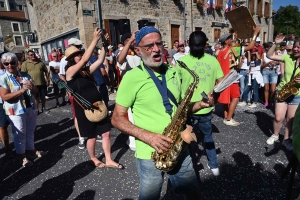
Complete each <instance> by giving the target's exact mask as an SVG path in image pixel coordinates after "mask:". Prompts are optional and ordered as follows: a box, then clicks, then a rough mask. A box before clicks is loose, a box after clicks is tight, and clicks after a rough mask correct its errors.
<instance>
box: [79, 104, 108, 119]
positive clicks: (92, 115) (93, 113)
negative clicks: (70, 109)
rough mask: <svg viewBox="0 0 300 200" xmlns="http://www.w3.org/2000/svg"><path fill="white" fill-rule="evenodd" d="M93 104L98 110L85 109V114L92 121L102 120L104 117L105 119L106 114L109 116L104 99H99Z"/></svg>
mask: <svg viewBox="0 0 300 200" xmlns="http://www.w3.org/2000/svg"><path fill="white" fill-rule="evenodd" d="M75 99H76V98H75ZM77 103H78V102H77ZM79 105H80V104H79ZM93 106H95V107H97V108H98V110H96V109H85V110H84V114H85V116H86V118H87V119H88V120H89V121H90V122H100V121H102V120H103V119H105V118H106V116H107V108H106V105H105V103H104V102H103V101H97V102H95V103H93Z"/></svg>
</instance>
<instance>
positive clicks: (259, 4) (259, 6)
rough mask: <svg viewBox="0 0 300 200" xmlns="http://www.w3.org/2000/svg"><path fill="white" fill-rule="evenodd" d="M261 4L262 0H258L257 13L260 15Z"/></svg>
mask: <svg viewBox="0 0 300 200" xmlns="http://www.w3.org/2000/svg"><path fill="white" fill-rule="evenodd" d="M262 6H263V1H262V0H258V2H257V15H262V14H263V12H262Z"/></svg>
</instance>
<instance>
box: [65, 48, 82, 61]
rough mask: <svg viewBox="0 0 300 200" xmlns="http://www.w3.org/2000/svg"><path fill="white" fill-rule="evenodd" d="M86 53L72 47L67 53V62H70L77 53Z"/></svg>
mask: <svg viewBox="0 0 300 200" xmlns="http://www.w3.org/2000/svg"><path fill="white" fill-rule="evenodd" d="M83 52H84V51H82V50H80V49H77V48H76V47H74V46H70V47H69V48H67V50H66V51H65V56H66V60H69V59H70V58H72V56H73V55H74V54H75V53H83Z"/></svg>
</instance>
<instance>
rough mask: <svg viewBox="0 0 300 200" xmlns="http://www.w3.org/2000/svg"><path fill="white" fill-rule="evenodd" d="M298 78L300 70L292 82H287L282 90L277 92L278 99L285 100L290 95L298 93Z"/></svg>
mask: <svg viewBox="0 0 300 200" xmlns="http://www.w3.org/2000/svg"><path fill="white" fill-rule="evenodd" d="M296 78H300V72H299V73H298V74H297V75H296V76H295V77H294V78H293V79H292V80H291V81H290V82H288V83H287V84H285V85H284V86H283V87H282V88H281V90H280V91H278V92H277V94H276V99H278V100H279V101H284V100H286V99H287V98H289V97H290V96H292V95H297V94H298V92H299V89H298V88H297V87H296V84H297V82H296V81H295V79H296Z"/></svg>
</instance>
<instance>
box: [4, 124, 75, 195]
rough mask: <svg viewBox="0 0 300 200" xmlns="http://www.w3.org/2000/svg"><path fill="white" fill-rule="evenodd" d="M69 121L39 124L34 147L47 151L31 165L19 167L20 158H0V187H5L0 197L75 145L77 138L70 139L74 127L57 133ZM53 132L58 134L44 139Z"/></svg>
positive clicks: (36, 174)
mask: <svg viewBox="0 0 300 200" xmlns="http://www.w3.org/2000/svg"><path fill="white" fill-rule="evenodd" d="M71 123H73V121H72V120H69V121H66V120H62V121H60V122H59V123H55V124H54V123H51V124H47V125H41V126H39V127H40V129H39V130H37V131H36V133H35V134H36V138H37V139H38V140H40V141H39V142H35V147H36V149H38V150H42V151H46V152H48V153H47V154H46V155H45V156H43V157H42V158H38V159H36V160H35V161H34V162H33V166H31V167H27V168H23V167H21V163H22V162H21V160H18V159H11V160H7V159H4V158H3V157H2V158H1V159H0V166H1V173H0V174H1V175H0V180H1V183H0V188H6V189H5V190H0V199H2V198H3V197H4V196H10V195H12V194H14V193H15V192H17V191H18V190H19V189H20V187H22V186H23V185H25V184H27V183H28V182H30V181H31V180H32V179H34V178H35V177H37V176H39V175H40V174H41V173H43V172H45V171H47V170H48V169H51V168H52V167H53V166H55V165H56V163H57V162H58V161H59V160H60V159H61V158H62V157H63V153H64V151H66V150H67V149H69V148H71V147H73V146H75V145H77V143H78V140H77V139H76V140H72V138H74V137H77V134H76V131H75V129H70V130H67V131H66V132H63V133H58V132H61V131H63V130H65V128H66V127H70V126H72V124H71ZM50 127H51V128H50ZM54 133H58V134H57V135H56V136H53V137H52V138H49V139H45V138H46V137H51V136H52V134H54ZM42 139H43V140H42Z"/></svg>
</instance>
